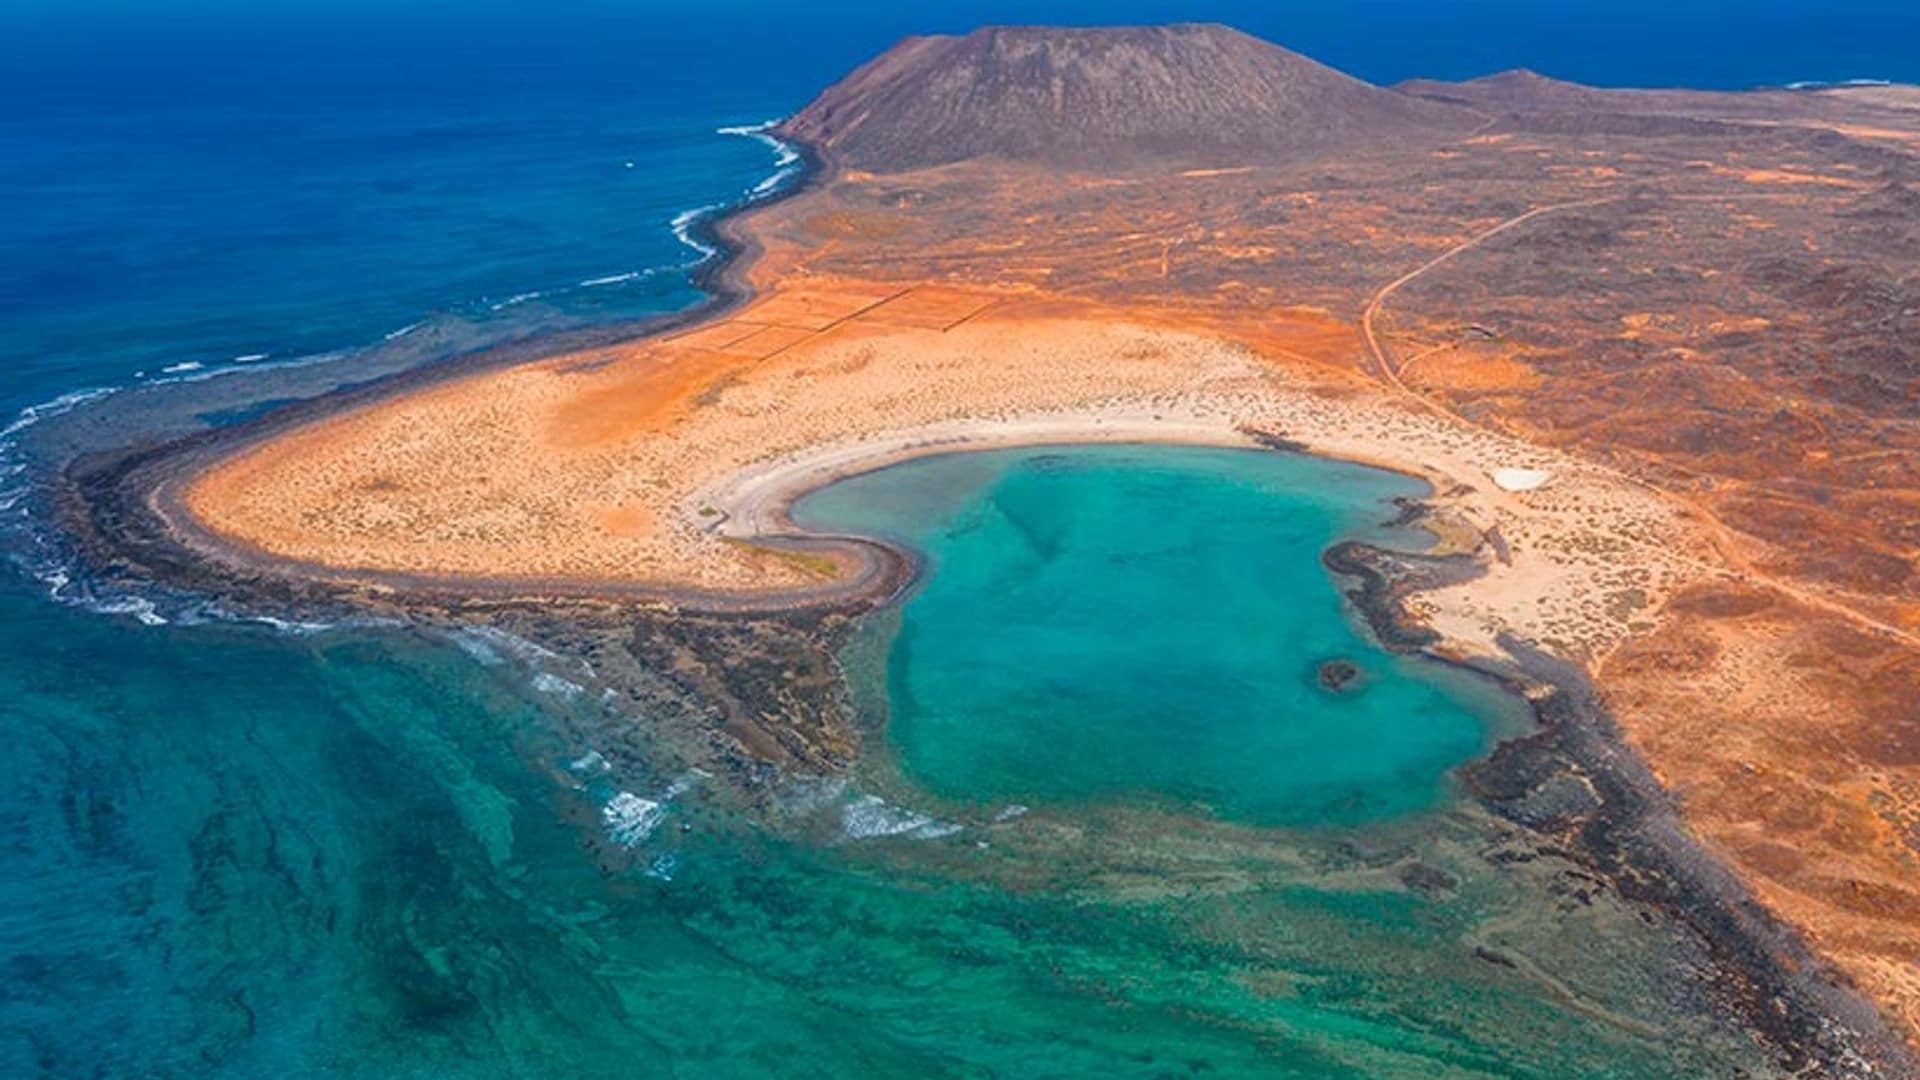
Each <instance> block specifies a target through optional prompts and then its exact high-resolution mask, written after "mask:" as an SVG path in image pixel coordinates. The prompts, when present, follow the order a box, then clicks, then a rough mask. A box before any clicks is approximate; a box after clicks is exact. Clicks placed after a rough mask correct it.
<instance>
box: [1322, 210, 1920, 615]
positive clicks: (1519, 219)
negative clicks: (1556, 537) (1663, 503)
mask: <svg viewBox="0 0 1920 1080" xmlns="http://www.w3.org/2000/svg"><path fill="white" fill-rule="evenodd" d="M1673 197H1676V198H1683V197H1684V196H1673ZM1625 198H1626V196H1625V195H1601V196H1595V197H1593V198H1589V199H1576V200H1573V201H1571V202H1561V203H1552V204H1550V205H1547V206H1539V207H1535V208H1534V209H1532V210H1528V211H1527V212H1526V213H1524V214H1516V215H1514V216H1513V217H1510V218H1508V219H1506V220H1505V221H1502V222H1500V223H1499V224H1497V225H1494V226H1492V227H1491V228H1488V229H1485V230H1482V231H1481V232H1478V233H1475V234H1474V235H1472V236H1470V237H1468V238H1466V239H1465V240H1462V241H1461V242H1459V243H1458V244H1455V245H1454V246H1452V247H1450V248H1448V249H1447V250H1445V251H1443V252H1441V253H1440V254H1438V255H1435V256H1434V257H1433V258H1431V259H1428V260H1427V261H1426V262H1424V263H1421V264H1420V265H1419V266H1416V267H1414V268H1413V269H1412V270H1409V271H1407V272H1406V273H1404V274H1402V275H1400V276H1399V277H1397V278H1394V279H1393V280H1392V281H1389V282H1387V283H1386V284H1385V285H1382V286H1381V287H1380V288H1378V289H1376V290H1374V293H1373V295H1372V297H1370V298H1369V299H1368V300H1367V306H1366V308H1365V309H1364V310H1363V311H1362V312H1361V313H1360V336H1361V339H1362V340H1363V341H1364V342H1365V343H1366V347H1367V359H1368V361H1369V363H1370V364H1371V365H1372V367H1373V368H1374V375H1375V376H1376V377H1377V378H1378V379H1379V380H1380V381H1381V382H1382V383H1385V384H1386V385H1387V386H1388V387H1390V388H1392V389H1393V390H1394V391H1396V392H1397V393H1399V394H1400V395H1402V396H1403V397H1405V398H1407V399H1408V400H1410V401H1412V402H1414V403H1416V404H1418V405H1419V406H1420V407H1421V408H1423V409H1426V410H1427V411H1429V412H1432V413H1435V414H1437V415H1440V416H1444V417H1447V418H1449V419H1451V420H1454V421H1457V422H1459V423H1462V424H1466V425H1468V426H1469V427H1473V428H1477V429H1479V430H1482V431H1486V432H1488V433H1489V434H1493V435H1496V436H1502V437H1504V433H1501V432H1496V431H1492V430H1491V429H1489V428H1487V427H1486V426H1485V425H1482V424H1478V423H1475V422H1474V421H1472V420H1469V419H1467V418H1466V417H1464V416H1461V415H1460V414H1459V413H1457V412H1454V411H1453V410H1452V409H1449V408H1447V407H1446V406H1445V405H1442V404H1440V403H1439V402H1437V401H1434V400H1433V399H1432V398H1429V397H1427V396H1426V395H1425V394H1422V393H1420V392H1419V391H1416V390H1414V389H1412V388H1411V387H1409V386H1407V384H1406V383H1405V382H1403V381H1402V380H1401V378H1400V372H1399V371H1398V370H1396V369H1395V367H1394V364H1393V360H1392V357H1390V356H1389V355H1388V354H1387V350H1386V347H1385V346H1383V345H1381V343H1380V335H1379V331H1378V330H1376V329H1375V327H1374V321H1375V320H1376V319H1377V318H1378V316H1379V314H1380V309H1381V307H1382V306H1383V305H1385V303H1386V302H1387V299H1388V298H1389V297H1391V296H1392V295H1393V294H1394V293H1395V292H1398V291H1399V290H1400V289H1402V288H1404V287H1406V286H1407V285H1409V284H1411V283H1412V282H1414V281H1416V280H1418V279H1419V278H1420V277H1422V276H1423V275H1425V274H1427V273H1428V272H1430V271H1432V270H1434V269H1436V268H1438V267H1440V266H1443V265H1445V264H1446V263H1447V262H1449V261H1450V260H1452V259H1453V258H1454V257H1456V256H1458V255H1460V254H1462V253H1464V252H1467V251H1471V250H1473V249H1474V248H1477V247H1479V246H1480V245H1481V244H1484V243H1486V242H1487V241H1488V240H1491V239H1493V238H1494V237H1496V236H1499V235H1501V234H1502V233H1505V232H1508V231H1510V230H1513V229H1517V228H1519V227H1520V226H1522V225H1525V224H1527V223H1528V222H1530V221H1533V220H1535V219H1536V218H1542V217H1546V216H1547V215H1549V214H1557V213H1561V212H1563V211H1567V210H1578V209H1584V208H1586V207H1590V206H1604V205H1606V204H1608V203H1615V202H1620V201H1621V200H1623V199H1625ZM1592 464H1596V465H1600V467H1601V468H1604V469H1606V470H1607V471H1609V472H1611V473H1613V474H1615V475H1616V476H1619V477H1620V478H1621V479H1623V480H1626V481H1627V482H1629V483H1632V484H1635V485H1637V486H1639V487H1642V488H1644V489H1646V490H1647V491H1650V492H1652V493H1654V494H1655V495H1657V496H1658V497H1660V498H1662V499H1665V500H1667V501H1668V502H1670V503H1672V504H1673V505H1674V506H1676V507H1678V508H1679V509H1680V510H1682V511H1683V512H1684V513H1685V514H1686V515H1687V516H1688V517H1690V518H1692V519H1693V520H1695V521H1697V522H1699V523H1700V524H1701V525H1702V526H1703V527H1705V529H1706V531H1707V532H1708V533H1709V534H1710V536H1711V538H1712V540H1713V543H1714V546H1715V548H1717V549H1718V550H1719V552H1720V554H1721V556H1722V559H1723V560H1724V565H1722V564H1716V563H1714V562H1712V561H1709V560H1706V559H1692V558H1688V559H1684V560H1683V561H1684V562H1686V563H1689V564H1691V565H1693V566H1695V567H1697V568H1698V569H1701V570H1704V571H1708V572H1712V573H1731V574H1733V575H1734V576H1735V577H1737V578H1740V579H1742V580H1745V581H1749V582H1752V583H1754V584H1758V585H1763V586H1765V587H1767V588H1770V589H1773V590H1775V591H1777V592H1780V593H1783V594H1785V595H1786V596H1789V597H1792V598H1793V599H1794V600H1796V601H1799V602H1800V603H1802V604H1805V605H1807V606H1809V607H1813V608H1817V609H1819V610H1822V611H1826V612H1828V613H1830V614H1833V615H1838V616H1840V617H1841V618H1843V619H1846V620H1848V621H1849V622H1852V623H1855V624H1856V625H1859V626H1863V627H1866V628H1867V629H1870V630H1873V631H1876V632H1878V633H1881V634H1885V635H1887V636H1889V637H1892V638H1894V639H1895V640H1898V641H1901V642H1903V643H1905V644H1907V645H1909V646H1913V647H1915V648H1920V633H1917V632H1915V631H1913V630H1909V629H1907V628H1905V627H1901V626H1897V625H1894V624H1893V623H1889V622H1885V621H1883V620H1881V619H1877V618H1875V617H1873V616H1872V615H1869V614H1867V613H1866V612H1863V611H1861V610H1859V609H1858V608H1856V607H1853V606H1852V605H1850V604H1847V603H1845V602H1843V601H1840V600H1836V599H1834V598H1833V597H1832V596H1830V595H1828V594H1827V593H1826V592H1824V591H1822V590H1818V589H1810V588H1808V587H1806V586H1803V585H1799V584H1796V583H1794V582H1791V581H1787V580H1784V579H1782V578H1780V577H1778V576H1775V575H1772V574H1768V573H1765V572H1763V571H1760V570H1756V569H1754V568H1753V566H1752V565H1751V564H1750V563H1749V562H1748V561H1747V560H1746V559H1745V558H1743V557H1741V555H1740V554H1739V537H1740V536H1741V534H1740V533H1739V532H1738V531H1737V530H1735V529H1733V528H1732V527H1731V526H1729V525H1727V523H1726V522H1724V521H1721V520H1720V518H1719V517H1718V516H1717V515H1715V514H1714V513H1713V512H1712V511H1711V510H1709V509H1707V508H1706V507H1705V506H1702V505H1701V504H1699V503H1698V502H1695V501H1694V500H1692V499H1688V498H1686V497H1684V496H1682V495H1678V494H1675V493H1674V492H1671V491H1668V490H1666V489H1665V488H1662V487H1660V486H1658V485H1656V484H1653V483H1651V482H1649V481H1646V480H1642V479H1640V478H1639V477H1636V476H1633V475H1631V474H1629V473H1625V472H1622V471H1620V470H1619V469H1616V468H1613V467H1611V466H1607V465H1601V464H1600V463H1598V462H1593V463H1592Z"/></svg>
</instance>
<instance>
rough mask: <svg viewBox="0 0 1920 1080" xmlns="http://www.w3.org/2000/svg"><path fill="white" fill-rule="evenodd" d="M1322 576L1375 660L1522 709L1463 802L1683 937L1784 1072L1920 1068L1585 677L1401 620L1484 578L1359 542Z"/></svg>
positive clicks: (1468, 770) (1469, 767)
mask: <svg viewBox="0 0 1920 1080" xmlns="http://www.w3.org/2000/svg"><path fill="white" fill-rule="evenodd" d="M1323 562H1324V563H1325V565H1326V568H1327V570H1328V571H1329V572H1330V573H1331V574H1333V575H1334V576H1335V577H1336V579H1339V580H1345V581H1349V582H1352V583H1353V584H1352V587H1351V588H1350V589H1347V590H1344V595H1345V596H1346V597H1347V599H1348V600H1349V601H1350V602H1351V603H1352V604H1353V606H1354V608H1355V609H1356V610H1357V611H1358V612H1359V614H1360V615H1361V617H1362V619H1363V620H1364V621H1365V623H1366V625H1367V626H1368V628H1369V629H1370V630H1371V631H1372V632H1373V635H1374V637H1375V639H1376V640H1377V641H1378V642H1379V643H1380V644H1381V646H1382V647H1384V648H1386V649H1388V650H1389V651H1392V652H1397V653H1402V654H1416V653H1417V654H1419V655H1422V656H1425V657H1428V658H1429V659H1432V660H1436V661H1438V662H1440V663H1443V664H1447V665H1449V666H1452V667H1455V668H1458V669H1460V670H1463V671H1467V672H1470V673H1472V674H1475V675H1477V676H1480V677H1482V678H1486V679H1488V680H1490V681H1492V682H1493V683H1495V684H1496V685H1498V686H1500V687H1501V688H1502V689H1504V690H1505V691H1507V692H1508V693H1510V694H1512V695H1513V696H1514V697H1516V698H1518V699H1519V700H1521V701H1522V702H1524V703H1525V704H1526V707H1527V709H1528V710H1529V712H1530V713H1531V714H1532V716H1533V720H1534V728H1535V729H1534V730H1533V731H1531V732H1529V733H1526V734H1522V735H1518V736H1514V737H1510V738H1507V739H1504V740H1502V741H1500V742H1498V743H1497V744H1495V745H1494V746H1493V748H1492V749H1491V750H1490V751H1489V752H1488V753H1487V754H1486V755H1485V756H1484V757H1481V758H1478V759H1475V760H1473V761H1470V762H1468V763H1467V764H1465V765H1463V766H1461V767H1460V768H1459V769H1458V770H1457V773H1458V775H1459V777H1460V779H1461V780H1462V781H1463V783H1464V785H1465V787H1466V790H1467V792H1468V793H1469V794H1470V796H1471V797H1472V798H1473V799H1474V801H1475V802H1477V803H1478V804H1479V805H1480V806H1481V807H1483V808H1485V809H1486V810H1487V811H1488V812H1489V813H1491V814H1493V815H1495V816H1496V817H1498V818H1500V819H1502V820H1504V821H1506V822H1508V823H1510V824H1511V825H1512V826H1514V827H1515V828H1517V829H1520V830H1523V831H1524V832H1525V833H1527V834H1528V835H1530V836H1533V837H1535V838H1536V839H1537V840H1538V841H1539V842H1540V843H1541V845H1542V847H1543V849H1546V850H1551V851H1554V852H1555V853H1557V854H1560V855H1562V856H1564V857H1567V858H1569V859H1571V860H1573V861H1574V862H1575V863H1576V864H1578V865H1580V866H1581V867H1582V868H1583V869H1585V870H1586V871H1587V872H1589V873H1591V874H1592V875H1594V878H1595V879H1596V880H1598V881H1602V882H1605V883H1606V884H1607V885H1608V886H1610V887H1612V888H1613V889H1615V890H1617V891H1618V892H1619V893H1620V895H1622V896H1623V897H1626V898H1628V899H1630V900H1632V901H1634V902H1636V903H1640V904H1645V905H1647V906H1649V907H1653V908H1656V909H1658V910H1660V911H1662V912H1664V913H1666V914H1667V915H1668V916H1669V917H1671V918H1673V919H1675V920H1676V921H1677V922H1679V923H1680V924H1681V925H1684V926H1687V927H1689V928H1691V930H1692V932H1693V934H1694V935H1695V936H1696V937H1697V938H1698V939H1699V940H1700V941H1701V942H1702V943H1704V944H1705V946H1706V947H1707V949H1708V952H1709V955H1710V956H1711V958H1712V961H1713V964H1714V976H1715V980H1714V981H1715V990H1716V993H1717V994H1718V996H1720V998H1721V1003H1722V1004H1723V1005H1724V1006H1725V1007H1728V1008H1730V1009H1732V1010H1734V1011H1735V1012H1736V1014H1737V1015H1739V1016H1740V1017H1742V1019H1743V1020H1744V1021H1745V1022H1746V1023H1747V1024H1748V1025H1749V1026H1750V1027H1751V1028H1752V1030H1753V1031H1754V1032H1755V1033H1756V1034H1757V1035H1758V1036H1759V1037H1760V1038H1762V1039H1763V1040H1764V1041H1765V1042H1766V1043H1767V1044H1768V1045H1770V1046H1771V1047H1773V1048H1774V1049H1775V1052H1776V1053H1777V1054H1779V1055H1780V1057H1781V1060H1782V1064H1783V1065H1784V1066H1785V1067H1786V1068H1788V1069H1791V1070H1794V1071H1796V1072H1799V1071H1802V1070H1807V1069H1817V1070H1819V1071H1818V1072H1817V1073H1814V1074H1813V1075H1820V1076H1836V1077H1838V1076H1846V1077H1876V1076H1884V1075H1908V1074H1909V1073H1910V1072H1911V1071H1913V1070H1915V1069H1920V1058H1916V1056H1915V1055H1914V1052H1913V1049H1912V1047H1910V1046H1909V1045H1908V1044H1907V1043H1906V1042H1905V1041H1904V1040H1902V1039H1901V1038H1900V1037H1899V1036H1898V1035H1897V1034H1896V1033H1895V1032H1894V1031H1893V1030H1892V1029H1891V1028H1890V1027H1889V1026H1888V1025H1887V1023H1886V1020H1885V1018H1884V1017H1883V1016H1882V1014H1881V1013H1880V1012H1879V1010H1878V1009H1877V1008H1876V1007H1875V1006H1874V1004H1873V1003H1872V1002H1870V1001H1869V1000H1867V999H1866V998H1865V997H1864V996H1862V995H1860V994H1859V993H1858V992H1857V991H1855V990H1854V989H1853V988H1852V987H1851V985H1850V984H1849V982H1848V981H1847V980H1846V979H1845V977H1844V976H1842V975H1841V974H1840V972H1839V971H1838V970H1837V969H1835V968H1834V967H1833V966H1832V965H1831V964H1830V963H1828V962H1827V961H1826V960H1824V959H1823V958H1821V957H1820V956H1819V955H1818V954H1816V953H1815V952H1814V951H1813V949H1812V948H1811V946H1810V945H1809V943H1808V942H1807V941H1806V939H1805V938H1804V936H1803V935H1801V934H1800V933H1799V932H1797V931H1796V930H1794V929H1793V928H1792V927H1790V926H1788V925H1787V924H1785V923H1784V922H1782V921H1781V920H1780V919H1779V918H1778V917H1777V916H1775V915H1774V914H1773V913H1771V912H1770V911H1768V910H1767V909H1766V908H1765V907H1764V906H1762V905H1761V904H1760V903H1759V902H1758V900H1757V899H1756V898H1755V896H1754V894H1753V892H1752V890H1751V889H1750V888H1748V886H1747V885H1746V884H1745V883H1744V882H1742V881H1741V880H1740V879H1739V877H1738V876H1737V875H1735V874H1734V872H1733V871H1732V869H1731V868H1730V867H1728V866H1726V865H1725V864H1724V863H1723V862H1722V861H1721V860H1719V859H1717V858H1715V857H1714V856H1713V855H1712V853H1710V852H1709V851H1708V850H1707V849H1706V848H1705V847H1704V846H1703V845H1702V844H1701V842H1700V841H1699V840H1698V839H1696V838H1695V837H1693V836H1692V835H1691V834H1690V833H1688V832H1687V830H1686V828H1685V826H1684V823H1683V822H1682V820H1681V817H1680V814H1679V807H1678V805H1677V803H1676V800H1675V798H1674V796H1673V794H1672V793H1671V792H1669V791H1668V790H1666V789H1665V788H1664V787H1662V786H1661V784H1660V782H1659V781H1658V779H1656V778H1655V776H1654V774H1653V772H1652V770H1651V769H1650V768H1648V766H1647V764H1646V762H1645V761H1643V760H1641V758H1640V756H1639V755H1638V754H1636V753H1635V752H1634V751H1633V749H1632V748H1631V747H1630V746H1628V745H1627V743H1626V740H1625V738H1624V735H1623V732H1622V731H1621V729H1620V726H1619V724H1618V722H1617V721H1616V720H1615V719H1614V718H1613V716H1612V715H1611V713H1610V712H1609V711H1608V709H1607V707H1606V704H1605V703H1604V701H1603V700H1602V699H1601V696H1600V693H1599V691H1598V690H1597V689H1596V688H1595V686H1594V685H1593V682H1592V680H1591V679H1590V678H1589V677H1588V676H1587V675H1586V673H1585V672H1583V671H1581V670H1580V669H1579V668H1578V667H1577V666H1576V665H1573V664H1571V663H1568V662H1567V661H1564V660H1561V659H1559V658H1556V657H1553V656H1551V655H1549V654H1547V653H1545V652H1544V651H1542V650H1540V649H1539V648H1537V647H1534V646H1532V645H1529V644H1528V643H1525V642H1522V641H1518V640H1511V639H1510V640H1508V641H1505V642H1504V643H1503V645H1504V647H1505V649H1506V654H1507V656H1506V659H1504V660H1494V659H1489V658H1485V657H1469V656H1458V655H1454V654H1453V653H1451V652H1450V651H1449V650H1447V649H1446V648H1445V643H1444V640H1443V639H1442V638H1441V637H1440V636H1439V635H1438V634H1436V633H1435V632H1434V631H1433V630H1432V629H1431V628H1430V627H1428V626H1427V625H1426V624H1425V623H1423V622H1422V621H1420V620H1418V619H1416V618H1413V617H1411V616H1410V615H1409V613H1408V611H1407V609H1406V606H1405V602H1406V600H1407V599H1408V598H1409V597H1411V596H1414V595H1416V594H1418V593H1419V592H1421V591H1424V590H1426V589H1430V588H1435V587H1440V586H1444V585H1454V584H1459V583H1461V582H1464V581H1470V580H1472V579H1473V578H1475V577H1477V576H1479V575H1480V574H1482V573H1484V566H1483V565H1480V564H1477V563H1476V562H1475V561H1474V560H1472V559H1470V558H1466V557H1462V556H1458V555H1446V556H1431V555H1422V554H1410V553H1406V552H1399V551H1393V550H1390V549H1386V548H1382V547H1378V546H1375V545H1373V544H1369V543H1366V542H1363V541H1344V542H1341V543H1338V544H1335V545H1333V546H1332V547H1330V548H1328V549H1327V551H1326V553H1325V554H1324V556H1323ZM1883 1069H1891V1070H1897V1071H1896V1072H1893V1073H1887V1072H1883V1071H1882V1070H1883Z"/></svg>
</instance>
